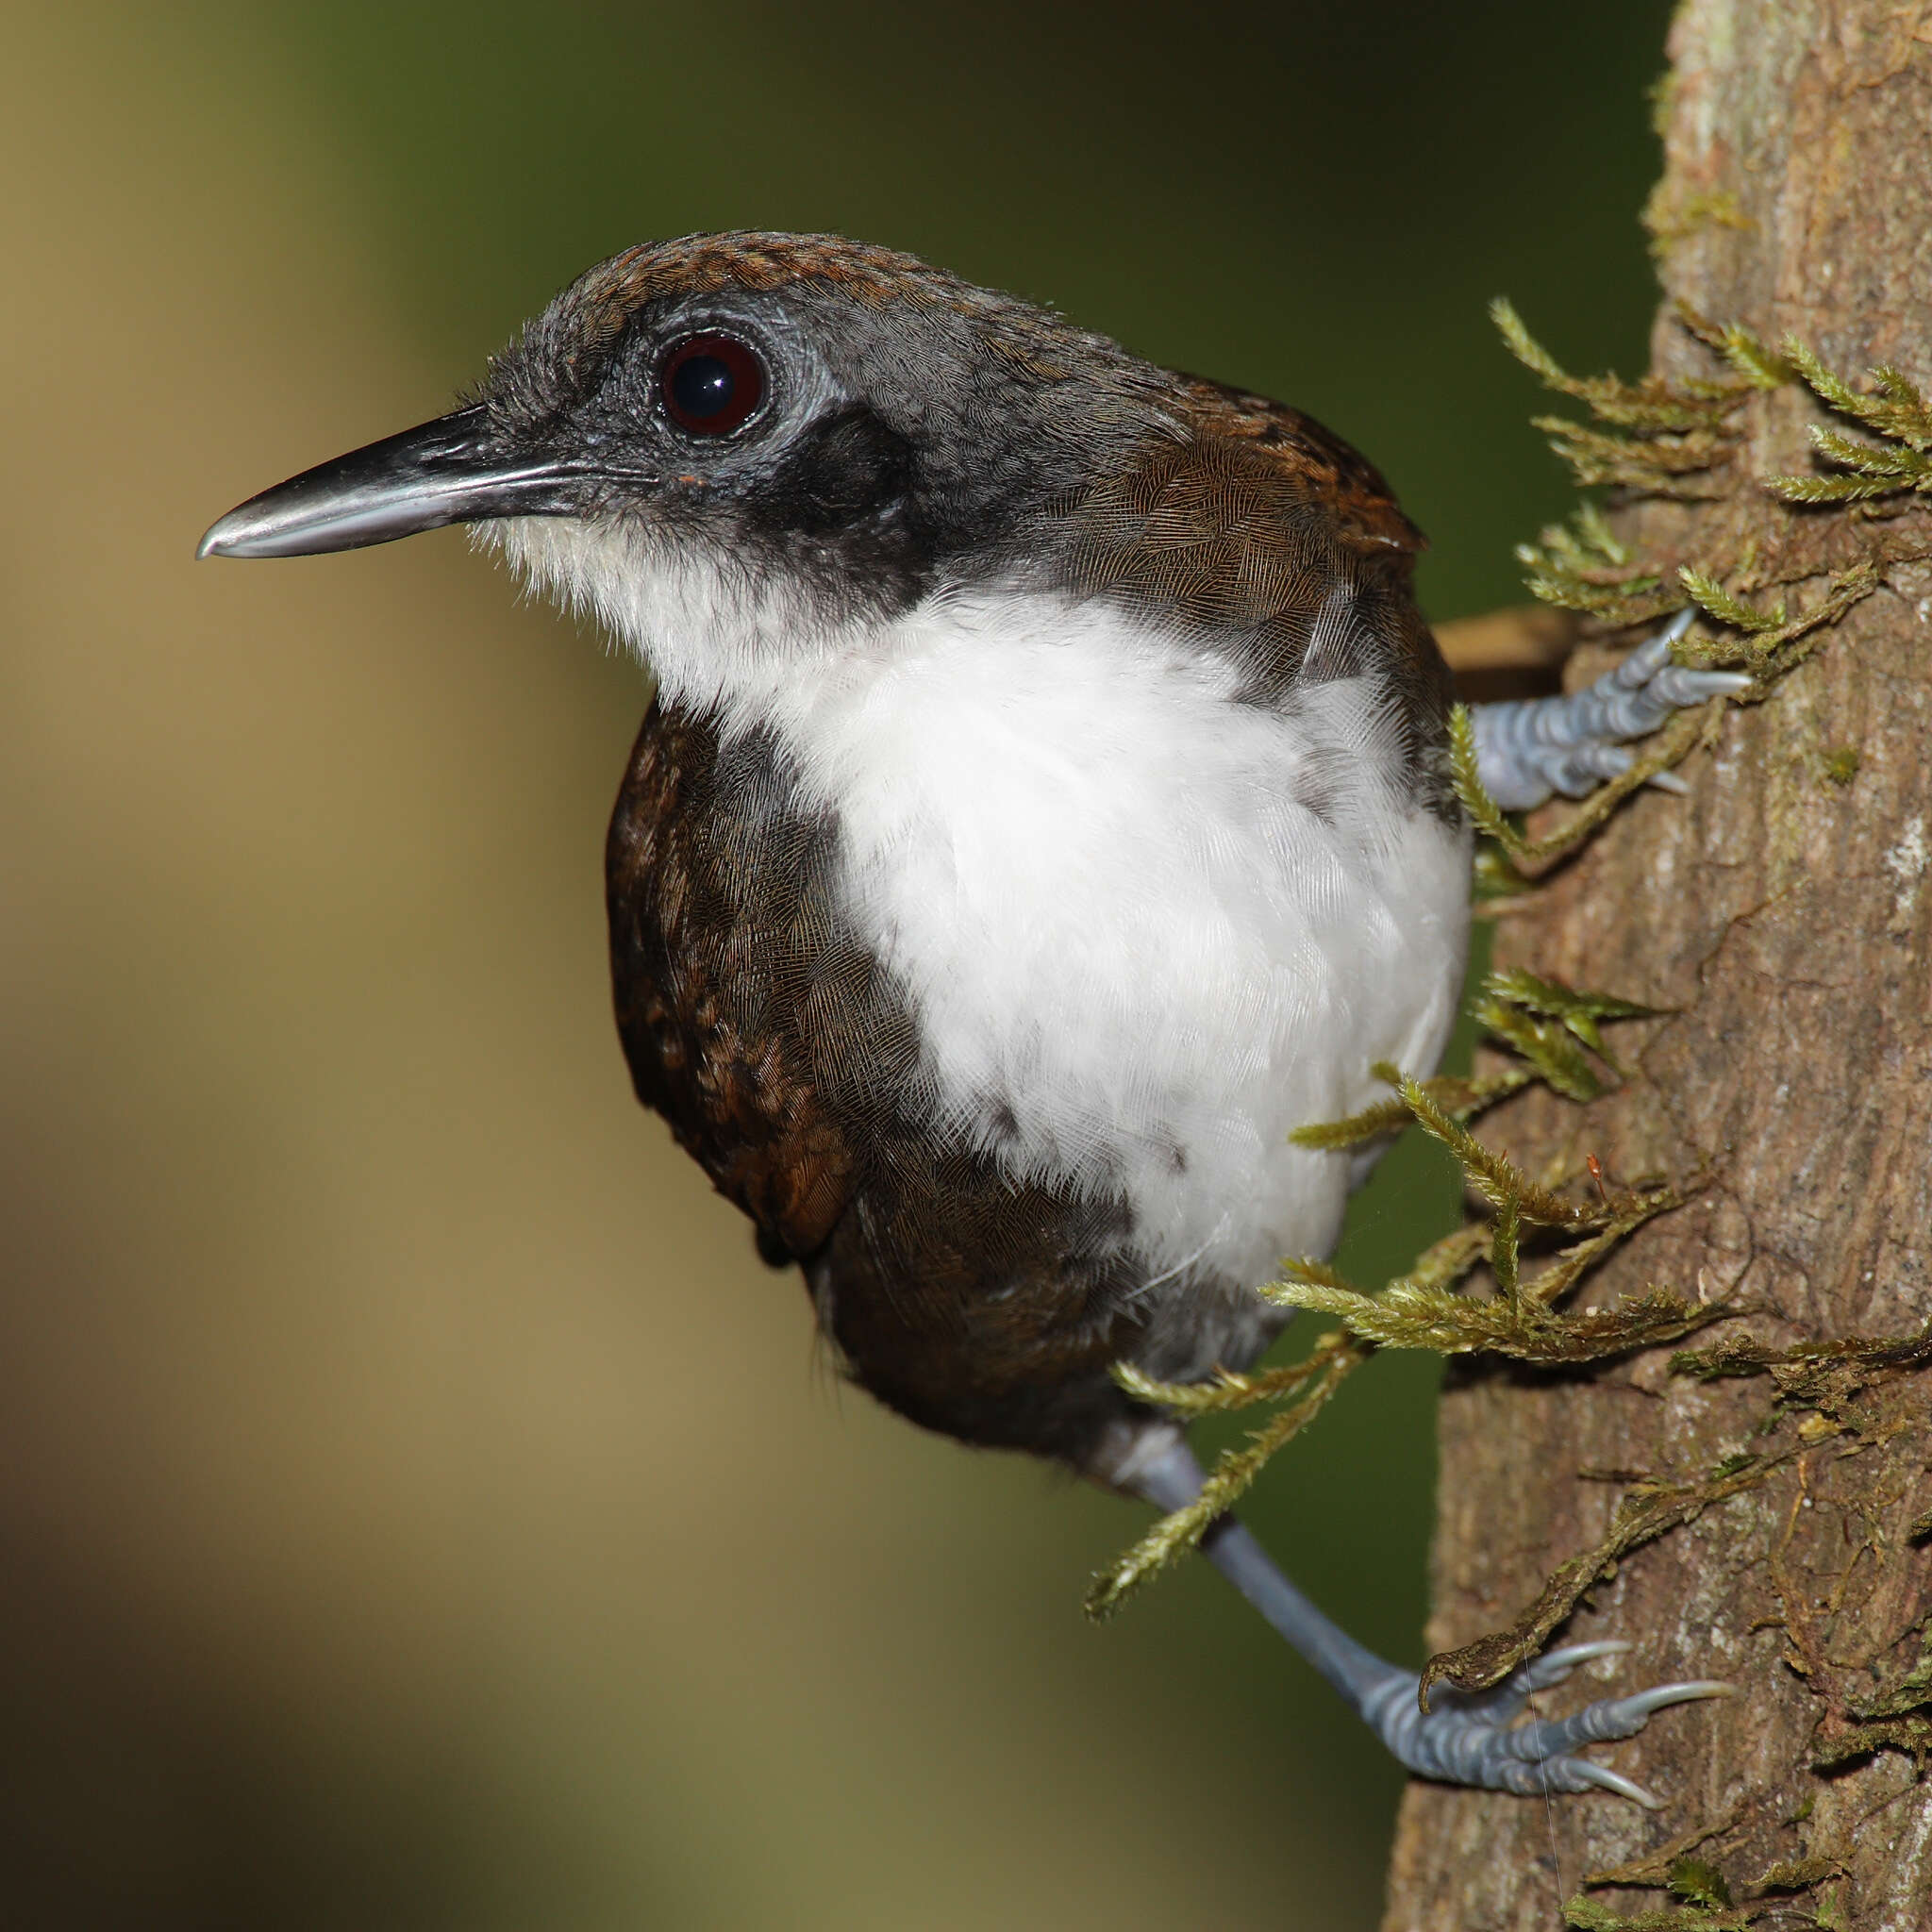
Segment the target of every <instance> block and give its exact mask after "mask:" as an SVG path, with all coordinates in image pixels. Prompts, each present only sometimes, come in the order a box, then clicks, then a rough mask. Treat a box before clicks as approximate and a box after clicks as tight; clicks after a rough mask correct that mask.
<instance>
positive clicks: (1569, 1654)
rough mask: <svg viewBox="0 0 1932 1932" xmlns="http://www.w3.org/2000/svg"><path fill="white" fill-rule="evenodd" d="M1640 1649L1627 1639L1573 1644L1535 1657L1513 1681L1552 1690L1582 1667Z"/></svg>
mask: <svg viewBox="0 0 1932 1932" xmlns="http://www.w3.org/2000/svg"><path fill="white" fill-rule="evenodd" d="M1636 1648H1637V1646H1636V1645H1635V1644H1634V1643H1632V1642H1630V1641H1629V1640H1628V1639H1627V1638H1623V1637H1606V1638H1603V1639H1601V1640H1600V1641H1597V1642H1595V1643H1572V1644H1568V1645H1566V1646H1565V1647H1564V1648H1563V1649H1561V1650H1550V1651H1545V1652H1544V1653H1543V1655H1542V1656H1541V1657H1532V1658H1531V1659H1530V1661H1529V1662H1528V1663H1526V1664H1524V1666H1523V1667H1522V1669H1521V1670H1519V1671H1517V1672H1515V1673H1514V1674H1512V1676H1511V1677H1510V1679H1509V1681H1510V1682H1511V1683H1514V1682H1515V1681H1517V1679H1519V1678H1520V1679H1521V1680H1522V1681H1523V1682H1524V1684H1525V1685H1526V1686H1527V1687H1528V1688H1529V1689H1530V1690H1532V1691H1548V1690H1550V1689H1552V1688H1553V1687H1554V1686H1556V1685H1557V1684H1560V1683H1561V1682H1562V1681H1563V1679H1564V1678H1565V1677H1567V1676H1568V1675H1569V1674H1570V1673H1571V1672H1572V1671H1574V1669H1575V1668H1576V1666H1577V1665H1578V1664H1588V1663H1594V1662H1595V1661H1596V1659H1597V1658H1598V1657H1624V1656H1626V1655H1628V1653H1629V1652H1631V1651H1633V1650H1635V1649H1636Z"/></svg>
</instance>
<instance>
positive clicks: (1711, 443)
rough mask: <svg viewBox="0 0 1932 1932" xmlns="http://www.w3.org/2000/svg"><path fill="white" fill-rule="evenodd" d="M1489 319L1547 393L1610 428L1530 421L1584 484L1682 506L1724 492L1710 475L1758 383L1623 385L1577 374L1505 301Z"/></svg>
mask: <svg viewBox="0 0 1932 1932" xmlns="http://www.w3.org/2000/svg"><path fill="white" fill-rule="evenodd" d="M1490 316H1491V320H1492V321H1493V322H1494V323H1495V325H1496V327H1497V329H1498V330H1499V331H1500V332H1501V334H1502V337H1503V341H1504V342H1505V343H1506V344H1507V347H1508V349H1509V352H1510V354H1511V355H1513V356H1514V357H1515V358H1516V359H1517V360H1518V361H1519V362H1521V363H1523V365H1524V367H1525V368H1527V369H1529V370H1531V371H1532V372H1533V373H1534V374H1535V375H1537V377H1538V378H1539V379H1540V380H1541V383H1542V385H1543V387H1544V388H1545V389H1549V390H1554V391H1556V392H1557V394H1559V395H1565V396H1569V397H1572V398H1574V400H1575V401H1577V402H1580V403H1583V404H1584V405H1586V406H1587V407H1588V408H1589V409H1590V412H1591V415H1592V416H1593V417H1594V418H1595V419H1596V421H1597V422H1598V423H1600V424H1603V425H1607V426H1606V427H1604V428H1601V429H1598V428H1592V427H1591V426H1590V425H1587V424H1583V423H1578V422H1576V421H1574V419H1572V418H1570V417H1567V416H1533V417H1531V418H1530V422H1531V424H1532V425H1533V426H1534V427H1536V428H1538V429H1541V431H1542V432H1543V434H1544V435H1545V436H1546V437H1548V439H1549V443H1550V447H1551V448H1552V449H1553V450H1554V451H1555V452H1556V453H1557V456H1558V457H1560V458H1562V459H1563V461H1564V462H1566V463H1567V464H1568V465H1569V466H1570V471H1571V474H1572V475H1574V477H1575V479H1576V481H1577V482H1578V483H1579V484H1581V485H1583V486H1584V487H1585V488H1586V489H1588V488H1592V487H1595V486H1598V485H1609V486H1612V487H1615V488H1618V489H1624V490H1635V491H1641V492H1642V493H1643V494H1644V495H1646V496H1668V497H1674V498H1677V499H1680V500H1682V499H1695V498H1704V497H1711V496H1718V495H1722V494H1723V493H1724V489H1725V488H1726V484H1725V481H1724V478H1722V477H1720V476H1718V475H1714V474H1713V473H1715V472H1717V471H1720V470H1722V469H1724V468H1725V467H1727V466H1728V465H1729V463H1730V462H1731V459H1732V458H1733V457H1734V456H1735V454H1736V452H1737V447H1738V444H1739V441H1740V430H1739V428H1738V426H1737V425H1736V424H1735V423H1734V422H1733V420H1732V419H1733V417H1734V415H1735V413H1736V411H1737V409H1738V408H1739V406H1740V404H1742V403H1743V402H1744V401H1745V400H1746V399H1747V398H1748V397H1749V396H1751V395H1752V394H1753V393H1754V392H1755V391H1756V389H1757V386H1758V385H1757V381H1756V380H1755V378H1753V377H1749V376H1745V377H1742V378H1740V379H1739V380H1736V381H1727V382H1671V381H1668V380H1666V379H1665V378H1664V377H1663V376H1660V375H1646V376H1644V377H1643V378H1642V379H1641V381H1638V382H1624V381H1623V380H1622V379H1621V378H1620V377H1618V376H1616V375H1588V376H1578V375H1571V374H1570V373H1569V372H1568V371H1567V370H1565V369H1564V368H1563V367H1562V366H1561V364H1559V363H1558V362H1557V358H1555V357H1554V356H1552V355H1551V354H1550V352H1549V351H1548V350H1547V349H1546V348H1544V347H1543V345H1542V344H1541V342H1539V341H1537V340H1536V338H1535V337H1534V336H1532V335H1531V334H1530V332H1529V330H1528V328H1527V327H1526V326H1525V325H1524V321H1523V318H1522V317H1521V316H1520V315H1519V314H1517V312H1516V310H1515V308H1513V307H1512V306H1511V305H1510V304H1509V303H1508V302H1507V301H1506V300H1505V299H1503V298H1502V297H1501V296H1498V297H1497V299H1496V300H1495V301H1494V302H1492V303H1491V305H1490Z"/></svg>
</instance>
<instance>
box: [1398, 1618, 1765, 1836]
mask: <svg viewBox="0 0 1932 1932" xmlns="http://www.w3.org/2000/svg"><path fill="white" fill-rule="evenodd" d="M1629 1648H1630V1645H1629V1644H1627V1643H1619V1642H1606V1643H1573V1644H1571V1645H1570V1646H1569V1647H1568V1648H1567V1649H1565V1650H1553V1651H1551V1652H1550V1653H1549V1654H1548V1655H1547V1656H1545V1657H1537V1658H1535V1659H1533V1660H1532V1661H1531V1662H1529V1663H1526V1664H1524V1666H1523V1667H1522V1668H1521V1669H1520V1670H1518V1671H1515V1672H1513V1673H1512V1674H1510V1675H1509V1676H1507V1677H1506V1678H1505V1679H1504V1680H1503V1682H1502V1683H1500V1684H1498V1685H1496V1686H1495V1688H1494V1689H1493V1690H1490V1691H1475V1692H1470V1691H1455V1690H1447V1689H1444V1690H1438V1691H1436V1692H1435V1693H1434V1696H1433V1699H1432V1702H1431V1707H1430V1708H1429V1709H1428V1710H1426V1711H1424V1710H1423V1709H1421V1708H1420V1707H1418V1705H1417V1702H1416V1687H1417V1682H1418V1680H1417V1679H1416V1678H1415V1677H1413V1676H1407V1675H1405V1676H1402V1677H1399V1678H1392V1679H1391V1681H1390V1682H1389V1683H1387V1684H1386V1685H1384V1686H1381V1687H1378V1688H1377V1689H1376V1690H1375V1691H1374V1692H1372V1693H1371V1694H1370V1696H1369V1697H1368V1698H1366V1699H1365V1700H1364V1702H1363V1707H1362V1715H1363V1716H1364V1717H1365V1718H1367V1720H1368V1721H1369V1723H1370V1724H1371V1725H1373V1726H1374V1730H1375V1732H1376V1734H1377V1735H1378V1736H1379V1737H1380V1738H1381V1740H1382V1741H1383V1742H1384V1743H1385V1744H1387V1745H1388V1746H1389V1748H1390V1750H1391V1751H1392V1752H1393V1753H1394V1754H1395V1756H1396V1757H1399V1758H1400V1759H1401V1760H1402V1762H1403V1763H1404V1764H1406V1765H1407V1767H1408V1768H1409V1770H1411V1771H1413V1772H1417V1773H1419V1774H1421V1775H1422V1776H1424V1777H1433V1778H1441V1779H1442V1780H1443V1781H1444V1782H1445V1783H1448V1784H1457V1785H1475V1786H1479V1787H1481V1788H1482V1789H1484V1790H1492V1791H1517V1792H1521V1793H1523V1794H1524V1795H1526V1796H1534V1795H1536V1794H1537V1793H1539V1792H1544V1791H1587V1790H1606V1791H1615V1792H1616V1793H1617V1795H1618V1796H1619V1797H1624V1798H1628V1799H1630V1800H1631V1801H1632V1802H1633V1803H1634V1804H1638V1805H1641V1806H1643V1807H1645V1808H1646V1809H1647V1810H1652V1811H1655V1810H1657V1808H1658V1807H1660V1805H1661V1804H1662V1800H1661V1799H1659V1798H1658V1797H1657V1796H1656V1795H1655V1794H1654V1793H1653V1792H1650V1791H1647V1790H1644V1788H1643V1787H1642V1786H1641V1785H1640V1784H1638V1783H1636V1782H1635V1781H1634V1780H1632V1779H1630V1778H1627V1777H1625V1776H1624V1774H1622V1773H1621V1772H1615V1771H1612V1770H1610V1768H1609V1767H1608V1766H1607V1765H1604V1764H1597V1763H1594V1762H1593V1761H1592V1760H1591V1759H1590V1758H1588V1757H1579V1756H1577V1755H1576V1754H1577V1753H1578V1751H1579V1750H1581V1748H1582V1747H1583V1746H1585V1745H1587V1744H1600V1743H1604V1742H1606V1741H1607V1740H1610V1739H1613V1738H1634V1737H1635V1736H1636V1735H1637V1733H1638V1732H1639V1731H1641V1729H1642V1728H1643V1727H1644V1725H1645V1724H1648V1723H1649V1722H1650V1719H1651V1714H1652V1713H1653V1712H1654V1711H1658V1710H1661V1709H1663V1708H1664V1707H1665V1706H1666V1705H1671V1704H1686V1703H1689V1702H1690V1701H1691V1699H1692V1698H1698V1697H1727V1696H1729V1695H1730V1694H1731V1687H1730V1685H1728V1684H1724V1683H1719V1682H1717V1681H1716V1680H1714V1679H1711V1678H1707V1677H1698V1678H1692V1679H1691V1681H1689V1682H1688V1683H1682V1684H1658V1685H1657V1686H1656V1687H1655V1688H1653V1689H1652V1690H1649V1691H1637V1692H1635V1693H1634V1694H1633V1695H1631V1696H1628V1697H1607V1698H1605V1699H1603V1700H1602V1701H1601V1702H1599V1703H1596V1704H1587V1705H1585V1706H1584V1707H1583V1708H1582V1709H1581V1710H1578V1711H1574V1712H1572V1713H1571V1715H1570V1716H1568V1717H1564V1718H1532V1719H1531V1720H1530V1722H1529V1723H1528V1724H1517V1723H1515V1719H1516V1718H1517V1716H1518V1715H1519V1714H1520V1713H1521V1711H1522V1710H1523V1707H1524V1705H1525V1704H1527V1703H1528V1702H1529V1700H1530V1698H1531V1697H1532V1696H1533V1695H1534V1694H1535V1693H1536V1692H1537V1691H1547V1690H1549V1689H1551V1688H1552V1687H1553V1686H1555V1685H1557V1684H1560V1683H1561V1682H1562V1681H1563V1680H1564V1678H1565V1677H1567V1676H1568V1675H1569V1674H1570V1673H1571V1672H1572V1671H1574V1669H1575V1668H1576V1666H1577V1665H1578V1664H1581V1663H1588V1662H1589V1661H1590V1660H1591V1658H1592V1657H1614V1656H1619V1655H1621V1654H1622V1653H1623V1652H1624V1651H1627V1650H1628V1649H1629Z"/></svg>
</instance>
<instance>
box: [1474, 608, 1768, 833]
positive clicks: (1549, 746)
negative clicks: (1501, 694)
mask: <svg viewBox="0 0 1932 1932" xmlns="http://www.w3.org/2000/svg"><path fill="white" fill-rule="evenodd" d="M1695 615H1696V612H1695V611H1694V610H1688V609H1687V610H1680V611H1679V612H1678V613H1677V615H1676V616H1675V617H1674V618H1673V619H1672V620H1671V622H1670V623H1669V624H1668V625H1665V627H1664V628H1663V629H1662V630H1660V631H1659V632H1658V633H1657V636H1656V637H1654V638H1652V639H1651V640H1650V641H1648V642H1647V643H1644V644H1640V645H1639V646H1638V648H1637V649H1636V650H1634V651H1632V652H1631V653H1630V655H1629V656H1628V657H1627V658H1624V661H1623V662H1622V663H1621V664H1619V665H1618V666H1617V668H1616V669H1615V670H1614V671H1610V672H1607V673H1606V674H1605V675H1603V676H1602V677H1600V678H1598V679H1597V681H1596V682H1595V683H1594V684H1592V685H1591V686H1589V687H1588V688H1587V689H1585V690H1583V691H1573V692H1571V693H1570V695H1569V696H1567V697H1549V698H1525V699H1520V700H1517V701H1515V702H1513V703H1509V704H1500V705H1473V706H1472V707H1471V708H1470V722H1471V723H1472V724H1473V725H1474V728H1475V746H1476V774H1477V775H1478V776H1479V777H1480V778H1481V779H1482V782H1483V789H1484V791H1487V792H1488V793H1489V794H1490V796H1491V798H1493V799H1494V800H1495V802H1496V803H1497V804H1498V805H1500V806H1501V807H1502V808H1504V809H1505V810H1506V811H1527V810H1528V809H1529V808H1531V807H1532V806H1538V805H1541V804H1542V803H1543V802H1544V800H1546V799H1547V798H1549V797H1550V796H1551V795H1552V793H1554V792H1558V791H1560V792H1561V793H1562V794H1563V796H1564V797H1566V798H1581V797H1582V796H1583V794H1584V793H1585V792H1587V791H1593V790H1594V789H1595V788H1596V787H1597V786H1598V785H1600V784H1602V783H1603V782H1604V781H1605V780H1606V779H1607V778H1616V777H1620V776H1621V775H1622V774H1624V772H1627V771H1628V770H1629V769H1630V763H1631V759H1632V758H1633V757H1634V756H1635V754H1634V753H1633V752H1632V751H1631V750H1630V749H1629V746H1628V745H1627V743H1626V742H1625V741H1626V740H1628V739H1632V738H1642V737H1644V736H1645V735H1647V734H1648V733H1650V732H1652V731H1655V730H1656V729H1657V726H1658V725H1659V724H1663V723H1664V721H1665V720H1666V719H1668V718H1669V717H1670V716H1671V715H1672V713H1673V712H1675V711H1679V710H1682V709H1683V708H1685V707H1686V706H1687V705H1701V704H1703V703H1704V702H1705V700H1706V699H1707V698H1714V697H1726V696H1729V695H1731V694H1732V693H1734V692H1737V691H1744V690H1746V689H1747V688H1748V687H1749V686H1750V684H1751V682H1752V679H1751V678H1750V677H1749V676H1748V675H1745V674H1744V673H1742V672H1739V671H1692V670H1691V669H1690V668H1688V667H1687V666H1685V665H1682V664H1679V663H1677V662H1675V661H1674V659H1673V658H1672V657H1671V646H1672V645H1673V644H1674V643H1675V642H1676V641H1677V640H1678V639H1679V638H1681V637H1682V636H1683V635H1684V633H1685V632H1686V631H1687V630H1688V629H1690V627H1691V619H1692V618H1693V617H1694V616H1695ZM1651 783H1652V784H1654V785H1657V786H1658V787H1660V788H1661V789H1662V790H1664V791H1682V790H1684V785H1683V781H1682V780H1681V779H1678V778H1676V777H1675V776H1674V774H1672V773H1669V772H1659V773H1658V774H1657V776H1656V777H1655V778H1653V779H1652V780H1651Z"/></svg>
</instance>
